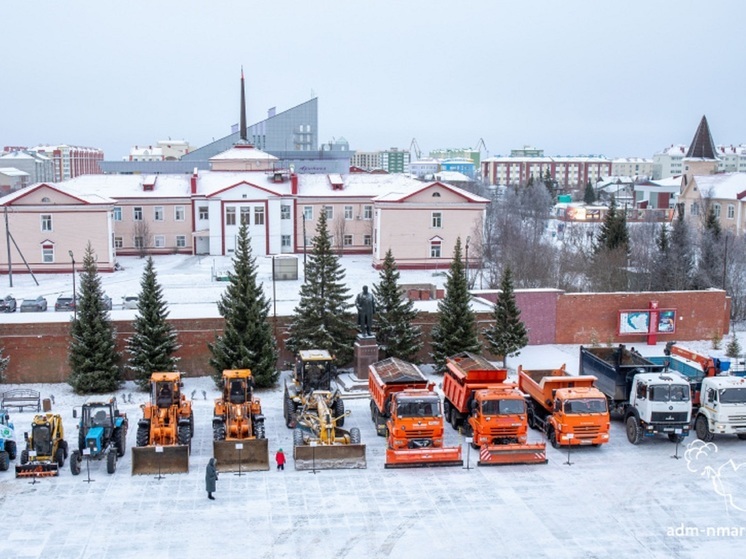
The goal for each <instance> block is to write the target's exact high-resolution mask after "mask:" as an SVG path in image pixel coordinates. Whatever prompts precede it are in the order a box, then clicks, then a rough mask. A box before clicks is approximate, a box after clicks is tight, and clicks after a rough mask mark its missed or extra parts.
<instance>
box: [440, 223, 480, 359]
mask: <svg viewBox="0 0 746 559" xmlns="http://www.w3.org/2000/svg"><path fill="white" fill-rule="evenodd" d="M445 288H446V293H445V297H444V298H443V299H441V300H440V301H438V323H437V324H436V325H435V326H434V327H433V331H432V341H431V344H432V353H431V354H430V355H431V356H432V358H433V362H434V363H435V368H436V370H438V371H442V370H444V369H445V364H446V357H450V356H452V355H456V354H458V353H461V352H464V351H470V352H474V353H478V352H479V351H480V350H481V348H482V346H481V344H480V343H479V339H478V338H477V321H476V317H475V316H474V312H473V311H472V310H471V307H470V306H469V301H470V300H471V295H470V294H469V288H468V286H467V284H466V274H465V268H464V263H463V262H462V260H461V237H459V238H458V239H456V246H455V248H454V249H453V260H452V261H451V268H450V270H449V271H448V273H447V274H446V285H445Z"/></svg>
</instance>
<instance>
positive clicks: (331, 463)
mask: <svg viewBox="0 0 746 559" xmlns="http://www.w3.org/2000/svg"><path fill="white" fill-rule="evenodd" d="M330 401H333V400H332V393H331V392H328V391H323V390H314V391H313V392H311V393H310V394H309V395H308V396H307V397H306V398H305V404H304V406H303V408H302V409H301V410H300V411H299V413H298V414H297V416H296V427H295V430H294V431H293V458H294V459H295V469H296V470H310V469H313V470H337V469H350V468H366V467H367V464H366V461H365V445H363V444H360V430H359V429H358V428H357V427H353V428H351V429H350V430H349V431H346V430H344V429H341V428H340V427H339V424H340V423H341V421H342V420H343V419H344V417H345V416H346V415H349V413H350V412H349V411H347V412H344V415H342V416H336V415H335V414H334V413H333V412H332V409H331V408H330V407H329V404H328V403H329V402H330Z"/></svg>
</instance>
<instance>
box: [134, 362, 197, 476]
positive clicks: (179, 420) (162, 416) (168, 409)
mask: <svg viewBox="0 0 746 559" xmlns="http://www.w3.org/2000/svg"><path fill="white" fill-rule="evenodd" d="M181 375H182V373H178V372H169V373H153V374H152V375H151V377H150V402H149V403H147V404H143V405H142V406H141V407H142V411H143V416H142V419H140V420H139V421H138V422H137V439H136V443H137V446H136V447H134V448H133V449H132V474H133V475H138V474H155V473H185V472H189V451H190V448H191V444H192V435H193V433H194V415H193V413H192V404H191V402H189V401H188V400H187V399H186V396H185V395H184V394H183V393H182V391H181V389H182V387H183V385H184V384H183V383H182V381H181Z"/></svg>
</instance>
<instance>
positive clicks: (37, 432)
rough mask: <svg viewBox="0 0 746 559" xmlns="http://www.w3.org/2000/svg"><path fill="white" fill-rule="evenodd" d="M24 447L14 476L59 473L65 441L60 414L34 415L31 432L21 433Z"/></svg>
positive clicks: (65, 454)
mask: <svg viewBox="0 0 746 559" xmlns="http://www.w3.org/2000/svg"><path fill="white" fill-rule="evenodd" d="M23 438H24V439H25V440H26V448H25V449H23V450H22V451H21V459H20V464H17V465H16V477H50V476H57V475H59V469H60V468H62V467H63V466H64V465H65V459H66V458H67V442H66V441H65V431H64V429H63V427H62V416H60V415H59V414H57V413H45V414H38V415H35V416H34V419H33V421H32V422H31V434H30V435H29V434H28V433H24V434H23Z"/></svg>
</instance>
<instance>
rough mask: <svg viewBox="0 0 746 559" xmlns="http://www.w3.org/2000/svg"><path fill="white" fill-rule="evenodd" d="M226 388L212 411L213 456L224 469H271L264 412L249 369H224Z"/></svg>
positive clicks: (224, 384) (229, 470) (224, 385)
mask: <svg viewBox="0 0 746 559" xmlns="http://www.w3.org/2000/svg"><path fill="white" fill-rule="evenodd" d="M222 378H223V390H222V394H221V395H220V398H218V399H216V400H215V407H214V410H213V415H212V434H213V443H212V448H213V456H214V457H215V459H216V460H217V461H218V464H219V465H220V470H221V471H226V472H232V471H238V470H249V471H255V470H269V448H268V445H267V439H266V437H265V432H264V415H263V414H262V404H261V401H260V400H259V398H255V397H254V376H253V375H252V374H251V370H250V369H227V370H225V371H223V377H222Z"/></svg>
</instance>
